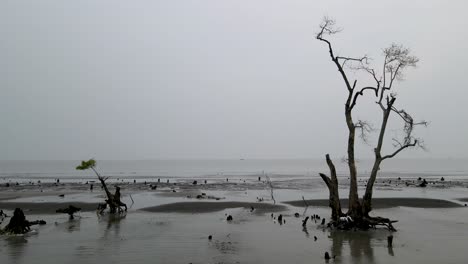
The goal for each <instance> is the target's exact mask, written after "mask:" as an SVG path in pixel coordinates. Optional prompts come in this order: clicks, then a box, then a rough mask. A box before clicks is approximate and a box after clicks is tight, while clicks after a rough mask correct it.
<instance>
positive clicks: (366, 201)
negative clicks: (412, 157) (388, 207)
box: [362, 98, 396, 216]
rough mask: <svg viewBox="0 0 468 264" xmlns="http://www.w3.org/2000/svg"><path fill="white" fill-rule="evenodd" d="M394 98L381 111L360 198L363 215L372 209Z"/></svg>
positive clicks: (367, 214) (366, 214)
mask: <svg viewBox="0 0 468 264" xmlns="http://www.w3.org/2000/svg"><path fill="white" fill-rule="evenodd" d="M395 100H396V98H392V99H391V100H390V101H388V103H387V108H386V109H384V108H382V111H383V117H382V124H381V126H380V133H379V139H378V142H377V147H376V148H375V149H374V153H375V160H374V166H373V167H372V172H371V175H370V177H369V180H368V181H367V187H366V192H365V194H364V197H363V199H362V203H363V204H362V214H363V215H364V216H369V212H370V211H372V193H373V188H374V183H375V180H376V179H377V174H378V172H379V170H380V164H381V163H382V161H383V159H382V154H381V151H382V146H383V140H384V137H385V130H386V129H387V123H388V118H389V116H390V112H391V110H392V107H393V104H394V103H395Z"/></svg>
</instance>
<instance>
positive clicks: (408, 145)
mask: <svg viewBox="0 0 468 264" xmlns="http://www.w3.org/2000/svg"><path fill="white" fill-rule="evenodd" d="M417 144H418V141H417V140H414V141H413V142H412V143H409V144H405V145H402V146H401V147H399V148H398V149H397V150H395V151H394V152H393V153H392V154H389V155H385V156H383V157H382V160H386V159H390V158H393V157H395V156H396V155H397V154H398V153H400V152H401V151H402V150H404V149H406V148H409V147H414V146H416V145H417Z"/></svg>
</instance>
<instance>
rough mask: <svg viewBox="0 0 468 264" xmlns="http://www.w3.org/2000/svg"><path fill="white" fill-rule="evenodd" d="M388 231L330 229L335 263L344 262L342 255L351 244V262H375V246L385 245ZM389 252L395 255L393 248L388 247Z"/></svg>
mask: <svg viewBox="0 0 468 264" xmlns="http://www.w3.org/2000/svg"><path fill="white" fill-rule="evenodd" d="M388 235H389V233H388V232H386V231H380V230H378V231H371V232H366V231H330V234H329V238H330V239H331V240H332V245H331V255H332V257H335V256H336V259H335V263H344V262H343V261H342V260H341V257H340V256H343V255H345V254H346V253H345V252H344V251H345V250H347V248H346V247H347V246H349V253H350V257H351V258H350V259H351V263H375V255H374V247H376V246H379V245H380V246H385V247H386V241H387V236H388ZM388 254H389V255H390V256H394V252H393V248H392V247H388Z"/></svg>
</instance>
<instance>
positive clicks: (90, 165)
mask: <svg viewBox="0 0 468 264" xmlns="http://www.w3.org/2000/svg"><path fill="white" fill-rule="evenodd" d="M95 167H96V161H95V160H94V159H90V160H88V161H84V160H83V161H81V164H80V165H79V166H77V167H76V169H77V170H87V169H91V170H92V171H93V172H94V173H95V174H96V176H97V177H98V180H99V181H100V182H101V186H102V188H103V189H104V191H105V192H106V196H107V199H106V200H105V202H106V203H105V205H104V206H101V207H104V209H105V208H106V207H107V206H106V205H108V206H109V210H110V213H111V214H114V213H117V212H119V213H121V212H123V211H124V210H123V209H122V208H121V206H124V207H125V211H127V205H126V204H124V203H123V202H122V201H121V200H120V188H119V187H116V192H115V194H112V193H111V192H110V191H109V189H108V188H107V185H106V180H107V179H108V178H109V177H103V176H101V175H100V174H99V173H98V172H97V170H96V169H95ZM98 209H99V208H98ZM102 211H103V210H100V212H102Z"/></svg>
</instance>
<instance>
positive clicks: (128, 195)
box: [128, 194, 135, 206]
mask: <svg viewBox="0 0 468 264" xmlns="http://www.w3.org/2000/svg"><path fill="white" fill-rule="evenodd" d="M128 196H130V199H131V200H132V205H133V204H134V203H135V201H133V197H132V195H131V194H129V195H128ZM132 205H130V206H132Z"/></svg>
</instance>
